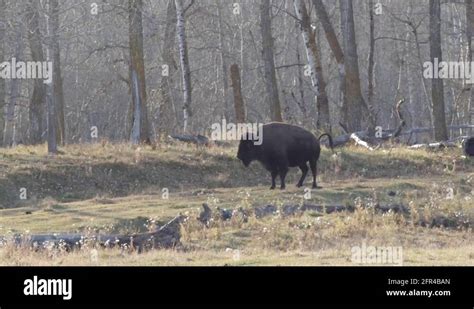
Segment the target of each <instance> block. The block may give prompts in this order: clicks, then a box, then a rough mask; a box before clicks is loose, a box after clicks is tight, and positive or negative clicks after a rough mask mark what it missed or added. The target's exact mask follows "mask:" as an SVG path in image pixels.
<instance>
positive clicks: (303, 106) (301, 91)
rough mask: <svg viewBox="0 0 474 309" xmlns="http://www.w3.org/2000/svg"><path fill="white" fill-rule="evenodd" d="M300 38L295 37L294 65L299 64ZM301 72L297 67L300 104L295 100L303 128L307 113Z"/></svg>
mask: <svg viewBox="0 0 474 309" xmlns="http://www.w3.org/2000/svg"><path fill="white" fill-rule="evenodd" d="M299 38H300V36H299V35H298V36H296V44H297V46H296V63H301V52H300V48H301V47H300V40H299ZM303 71H304V68H302V67H300V66H298V92H299V97H300V102H298V101H297V100H296V99H295V101H296V103H297V104H298V106H299V107H300V109H301V112H302V113H303V121H302V124H303V126H306V125H307V124H308V112H307V110H306V103H305V98H304V97H305V94H304V78H303Z"/></svg>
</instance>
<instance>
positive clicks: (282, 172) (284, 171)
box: [280, 167, 288, 190]
mask: <svg viewBox="0 0 474 309" xmlns="http://www.w3.org/2000/svg"><path fill="white" fill-rule="evenodd" d="M287 173H288V168H287V167H282V168H281V169H280V183H281V185H280V190H283V189H285V187H286V186H285V177H286V174H287Z"/></svg>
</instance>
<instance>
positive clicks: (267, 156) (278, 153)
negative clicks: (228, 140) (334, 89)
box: [237, 122, 333, 189]
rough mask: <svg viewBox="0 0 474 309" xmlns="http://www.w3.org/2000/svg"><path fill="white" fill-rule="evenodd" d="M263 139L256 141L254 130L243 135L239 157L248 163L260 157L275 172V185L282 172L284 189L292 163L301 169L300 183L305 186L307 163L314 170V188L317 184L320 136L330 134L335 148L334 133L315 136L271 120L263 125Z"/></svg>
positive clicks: (330, 143)
mask: <svg viewBox="0 0 474 309" xmlns="http://www.w3.org/2000/svg"><path fill="white" fill-rule="evenodd" d="M261 134H262V136H261V137H260V138H262V137H263V141H262V143H261V145H257V143H254V140H253V136H252V134H251V133H247V134H245V135H243V136H242V138H241V140H240V144H239V150H238V153H237V158H238V159H239V160H241V161H242V163H243V164H244V165H245V167H248V166H249V165H250V163H251V162H252V161H254V160H257V161H259V162H260V163H262V165H263V166H264V167H265V168H266V169H267V170H268V171H269V172H270V173H271V175H272V186H271V187H270V189H275V179H276V177H277V175H280V181H281V186H280V189H285V177H286V174H287V173H288V168H289V167H296V166H297V167H299V168H300V169H301V172H302V173H303V174H302V175H301V178H300V180H299V181H298V183H297V187H301V186H303V182H304V179H305V177H306V174H307V173H308V165H307V162H308V161H309V166H310V167H311V172H312V173H313V188H318V186H317V185H316V174H317V161H318V159H319V154H320V152H321V147H320V144H319V140H320V139H321V137H323V136H327V137H328V138H329V145H330V147H331V149H332V148H333V143H332V137H331V135H329V134H327V133H324V134H322V135H320V136H319V138H316V137H315V136H314V135H313V134H312V133H311V132H309V131H307V130H305V129H303V128H301V127H299V126H295V125H290V124H286V123H280V122H272V123H268V124H265V125H263V126H262V133H261Z"/></svg>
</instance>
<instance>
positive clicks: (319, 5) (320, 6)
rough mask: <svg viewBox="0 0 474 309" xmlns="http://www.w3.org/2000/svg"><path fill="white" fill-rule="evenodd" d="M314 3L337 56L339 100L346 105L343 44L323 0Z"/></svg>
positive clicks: (314, 0)
mask: <svg viewBox="0 0 474 309" xmlns="http://www.w3.org/2000/svg"><path fill="white" fill-rule="evenodd" d="M313 5H314V7H315V10H316V15H317V16H318V19H319V22H320V23H321V25H322V26H323V29H324V34H325V36H326V40H327V41H328V43H329V47H330V48H331V51H332V54H333V56H334V58H336V62H337V65H338V72H339V95H340V98H339V101H340V102H341V103H342V105H343V106H345V101H346V87H345V83H346V82H345V68H344V54H343V52H342V48H341V45H340V44H339V41H338V40H337V36H336V32H335V31H334V28H333V26H332V24H331V21H330V19H329V16H328V13H327V11H326V7H325V6H324V3H323V1H322V0H313Z"/></svg>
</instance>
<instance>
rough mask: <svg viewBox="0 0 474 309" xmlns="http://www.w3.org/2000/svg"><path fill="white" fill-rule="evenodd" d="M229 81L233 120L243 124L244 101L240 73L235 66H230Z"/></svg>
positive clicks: (244, 117)
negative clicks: (232, 92)
mask: <svg viewBox="0 0 474 309" xmlns="http://www.w3.org/2000/svg"><path fill="white" fill-rule="evenodd" d="M230 79H231V81H232V88H233V90H234V109H235V120H236V121H237V122H240V123H242V122H245V119H246V110H245V104H244V100H243V98H242V85H241V82H240V71H239V66H238V65H237V64H233V65H231V66H230Z"/></svg>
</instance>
